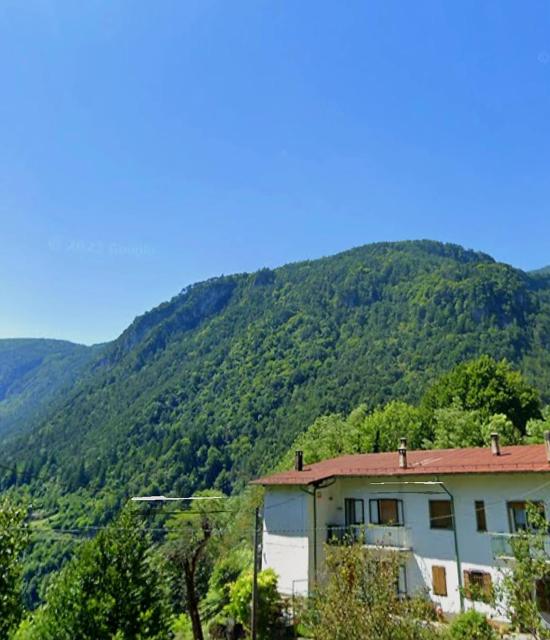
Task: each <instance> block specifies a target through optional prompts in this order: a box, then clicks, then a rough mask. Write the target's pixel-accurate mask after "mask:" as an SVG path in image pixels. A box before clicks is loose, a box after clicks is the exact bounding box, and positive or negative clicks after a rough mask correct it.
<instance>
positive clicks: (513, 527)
mask: <svg viewBox="0 0 550 640" xmlns="http://www.w3.org/2000/svg"><path fill="white" fill-rule="evenodd" d="M528 504H532V505H534V506H535V507H537V506H538V507H539V509H540V511H541V513H542V515H543V516H544V517H546V509H545V505H544V502H543V501H542V500H508V501H507V502H506V511H507V512H508V524H509V527H510V533H518V531H527V530H529V529H531V530H532V529H533V528H534V527H533V526H532V525H529V518H528V515H527V505H528ZM516 508H521V509H523V512H524V518H525V525H524V526H518V522H517V521H516V518H515V513H516Z"/></svg>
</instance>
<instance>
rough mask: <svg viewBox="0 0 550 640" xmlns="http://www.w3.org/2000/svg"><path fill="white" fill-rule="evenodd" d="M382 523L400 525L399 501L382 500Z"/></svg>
mask: <svg viewBox="0 0 550 640" xmlns="http://www.w3.org/2000/svg"><path fill="white" fill-rule="evenodd" d="M380 522H382V524H398V522H399V514H398V512H397V500H380Z"/></svg>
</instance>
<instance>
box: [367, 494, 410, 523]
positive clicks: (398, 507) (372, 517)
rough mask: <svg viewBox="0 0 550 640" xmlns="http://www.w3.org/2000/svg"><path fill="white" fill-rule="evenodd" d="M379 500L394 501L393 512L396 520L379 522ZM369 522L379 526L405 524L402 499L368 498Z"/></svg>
mask: <svg viewBox="0 0 550 640" xmlns="http://www.w3.org/2000/svg"><path fill="white" fill-rule="evenodd" d="M381 502H393V503H395V512H396V514H397V521H396V522H393V523H392V522H381V520H382V518H381V513H382V510H381V508H380V503H381ZM369 522H370V524H374V525H376V526H380V527H403V526H405V512H404V509H403V500H400V499H398V498H371V499H369Z"/></svg>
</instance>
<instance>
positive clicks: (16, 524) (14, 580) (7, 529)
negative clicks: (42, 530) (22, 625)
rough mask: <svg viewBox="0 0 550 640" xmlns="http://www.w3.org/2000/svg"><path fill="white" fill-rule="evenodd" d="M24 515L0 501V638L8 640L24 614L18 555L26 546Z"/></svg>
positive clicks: (19, 555) (8, 502)
mask: <svg viewBox="0 0 550 640" xmlns="http://www.w3.org/2000/svg"><path fill="white" fill-rule="evenodd" d="M26 515H27V512H26V509H25V508H24V507H22V506H18V505H16V504H14V503H13V502H11V501H10V500H9V499H7V498H4V499H1V500H0V638H8V637H9V635H10V633H11V631H13V629H14V628H15V627H16V625H17V624H18V623H19V621H20V619H21V615H22V613H23V602H22V598H21V590H22V583H21V576H22V564H21V554H22V552H23V550H24V549H25V547H26V545H27V543H28V528H27V525H26V524H25V518H26Z"/></svg>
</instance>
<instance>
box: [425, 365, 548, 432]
mask: <svg viewBox="0 0 550 640" xmlns="http://www.w3.org/2000/svg"><path fill="white" fill-rule="evenodd" d="M453 403H456V404H458V406H460V408H462V409H465V410H467V411H479V412H481V414H482V416H483V417H484V418H485V419H488V418H490V416H492V415H494V414H503V415H505V416H507V417H508V418H509V419H510V420H511V421H512V422H513V423H514V425H515V426H516V427H517V428H518V429H520V431H521V432H522V433H525V427H526V424H527V422H528V420H531V419H533V418H540V417H541V402H540V397H539V393H538V391H537V390H536V389H535V388H534V387H533V386H531V385H530V384H528V383H527V381H526V380H525V379H524V378H523V376H522V375H521V373H520V372H519V371H516V370H514V369H513V368H512V367H511V366H510V364H509V363H508V362H506V360H501V361H500V362H497V361H496V360H494V359H493V358H491V357H489V356H486V355H484V356H481V357H479V358H477V359H475V360H470V361H468V362H464V363H462V364H459V365H458V366H457V367H455V368H454V369H453V370H452V371H451V372H450V373H448V374H447V375H444V376H443V377H441V378H440V379H439V380H438V381H437V382H436V383H435V384H434V385H433V386H432V387H430V388H429V389H428V391H427V392H426V394H425V395H424V397H423V400H422V405H423V407H425V408H426V409H428V410H430V411H435V410H436V409H442V408H446V407H449V406H451V405H453Z"/></svg>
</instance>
